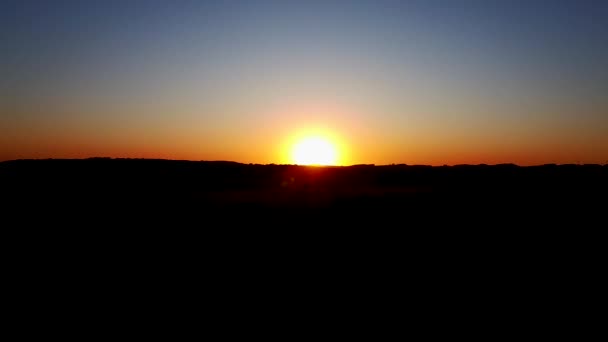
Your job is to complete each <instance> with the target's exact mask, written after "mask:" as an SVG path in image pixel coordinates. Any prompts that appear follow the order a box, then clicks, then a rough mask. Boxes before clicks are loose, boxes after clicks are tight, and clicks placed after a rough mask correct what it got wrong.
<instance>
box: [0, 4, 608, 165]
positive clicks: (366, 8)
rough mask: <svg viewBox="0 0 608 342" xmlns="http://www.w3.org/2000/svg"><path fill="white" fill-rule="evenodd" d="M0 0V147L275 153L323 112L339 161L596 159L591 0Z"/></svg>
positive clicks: (605, 122) (597, 8)
mask: <svg viewBox="0 0 608 342" xmlns="http://www.w3.org/2000/svg"><path fill="white" fill-rule="evenodd" d="M0 6H1V7H0V8H1V11H0V12H1V13H2V14H0V18H1V19H2V21H1V23H0V26H2V31H1V32H2V34H1V36H0V39H1V41H2V46H3V49H2V53H1V55H0V72H1V73H2V74H3V75H4V77H2V80H0V89H2V90H3V91H2V92H3V93H4V96H2V97H0V101H2V102H3V103H4V105H3V106H2V107H3V108H2V107H0V127H2V128H1V129H3V130H6V131H7V133H6V134H4V138H1V139H0V159H13V158H21V157H42V156H49V157H81V156H90V155H96V154H104V153H106V154H111V155H112V156H146V157H151V156H156V155H157V156H158V157H166V158H187V159H231V160H237V161H242V162H275V161H278V162H283V159H282V158H283V157H282V155H281V153H283V152H282V151H281V149H277V148H275V147H274V146H277V145H281V144H282V143H283V142H284V141H285V140H286V139H287V140H288V138H287V137H288V136H289V135H292V134H296V133H297V132H296V131H299V130H308V129H310V130H315V129H322V130H325V131H330V132H333V133H335V135H336V136H339V137H340V139H342V140H343V141H344V144H346V145H348V146H349V147H348V149H349V150H350V152H349V155H350V156H349V161H351V162H352V163H356V162H364V163H391V162H407V163H433V164H437V163H438V164H442V163H444V162H445V163H458V162H468V163H478V162H488V163H494V162H517V163H521V164H530V163H532V164H534V163H544V162H602V163H603V162H605V160H608V138H606V136H608V134H606V132H608V105H607V100H606V99H607V98H608V96H606V95H607V94H608V67H607V65H608V63H607V62H606V61H608V20H606V18H608V2H606V1H465V0H462V1H458V0H452V1H448V0H444V1H432V0H431V1H428V0H427V1H255V0H250V1H152V0H151V1H84V0H82V1H4V2H2V4H1V5H0ZM49 141H53V142H54V143H45V142H49ZM41 145H42V147H40V146H41ZM155 153H156V154H155Z"/></svg>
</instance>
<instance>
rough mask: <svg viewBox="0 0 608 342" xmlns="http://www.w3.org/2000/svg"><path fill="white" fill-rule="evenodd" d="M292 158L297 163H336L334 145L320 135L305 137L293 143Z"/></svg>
mask: <svg viewBox="0 0 608 342" xmlns="http://www.w3.org/2000/svg"><path fill="white" fill-rule="evenodd" d="M292 159H293V162H294V163H295V164H299V165H336V164H337V161H338V154H337V151H336V147H335V146H334V145H333V144H332V143H330V142H329V141H328V140H326V139H324V138H322V137H316V136H315V137H306V138H304V139H302V140H300V141H299V142H297V143H296V144H295V146H294V147H293V151H292Z"/></svg>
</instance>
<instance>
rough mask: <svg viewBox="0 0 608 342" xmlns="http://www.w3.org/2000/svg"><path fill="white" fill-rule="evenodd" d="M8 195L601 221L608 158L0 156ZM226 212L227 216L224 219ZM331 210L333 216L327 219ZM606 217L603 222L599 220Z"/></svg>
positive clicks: (317, 217) (312, 217)
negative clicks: (401, 160)
mask: <svg viewBox="0 0 608 342" xmlns="http://www.w3.org/2000/svg"><path fill="white" fill-rule="evenodd" d="M0 188H1V189H2V200H3V201H4V202H5V203H6V204H5V207H6V205H8V206H9V207H11V208H13V210H16V211H24V212H27V214H24V218H25V219H27V218H28V217H31V218H40V216H41V215H46V217H47V218H48V219H49V220H52V219H61V220H66V221H69V220H71V219H76V218H78V219H83V220H86V221H88V222H91V221H95V220H100V221H103V220H105V219H108V218H112V220H114V219H116V220H121V219H124V220H127V219H137V220H141V221H157V220H174V221H175V222H179V221H180V220H184V221H187V220H193V221H191V222H190V224H193V223H195V222H205V223H206V224H213V225H226V224H230V223H231V222H238V221H247V220H250V221H249V223H250V224H252V225H255V224H261V225H272V224H275V223H281V224H285V225H297V224H299V223H303V222H308V221H314V222H316V223H318V224H323V223H325V222H326V221H323V220H324V219H326V220H332V221H331V223H332V224H334V223H339V222H343V223H348V224H353V223H360V224H372V225H373V224H374V223H379V222H382V223H390V224H391V225H392V226H395V227H398V226H408V225H411V224H412V223H414V222H420V223H424V224H425V225H432V224H433V223H438V224H439V223H441V224H444V223H450V224H454V225H456V224H461V223H464V224H467V225H469V224H486V225H500V224H518V225H524V224H527V223H530V224H544V223H550V222H563V221H564V220H567V221H570V222H579V223H581V222H588V223H591V222H595V220H596V219H599V218H603V217H604V215H605V212H606V204H607V201H606V193H608V191H607V190H608V166H606V165H604V166H601V165H543V166H534V167H518V166H516V165H510V164H505V165H491V166H490V165H460V166H444V167H430V166H420V165H386V166H374V165H355V166H348V167H306V166H294V165H252V164H249V165H247V164H239V163H234V162H204V161H201V162H193V161H171V160H145V159H143V160H142V159H107V158H93V159H86V160H17V161H7V162H2V163H0ZM216 220H217V221H216ZM328 222H329V221H328ZM596 223H599V222H596Z"/></svg>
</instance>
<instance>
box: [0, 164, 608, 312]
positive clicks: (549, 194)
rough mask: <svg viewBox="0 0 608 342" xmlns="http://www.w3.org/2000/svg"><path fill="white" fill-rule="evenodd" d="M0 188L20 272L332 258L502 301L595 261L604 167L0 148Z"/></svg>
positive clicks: (327, 269) (236, 279)
mask: <svg viewBox="0 0 608 342" xmlns="http://www.w3.org/2000/svg"><path fill="white" fill-rule="evenodd" d="M0 189H1V190H2V191H1V192H0V198H1V199H2V205H1V207H2V209H3V210H2V216H3V220H4V222H5V224H4V225H3V226H4V233H5V234H4V237H5V241H6V242H7V245H10V247H11V250H12V252H11V253H10V257H11V259H10V260H11V261H10V262H11V264H12V265H14V267H17V268H19V269H20V270H22V272H23V273H26V276H29V277H31V276H32V275H34V277H35V279H32V280H31V281H29V284H34V285H35V284H38V283H42V284H46V283H44V282H43V281H42V280H38V278H40V279H64V280H68V279H69V280H70V282H73V283H75V284H80V283H82V282H83V280H82V279H89V281H90V282H91V283H95V284H97V283H99V284H102V286H104V285H103V284H105V283H104V282H103V281H104V279H112V281H114V282H115V283H116V284H123V283H125V281H130V280H132V279H134V278H137V277H138V275H139V274H146V275H149V278H146V279H150V280H149V282H150V283H154V284H157V285H158V284H159V283H158V282H159V281H160V284H163V286H165V284H171V283H172V282H174V281H176V279H177V281H178V282H177V283H176V284H179V289H176V290H175V292H176V293H180V292H181V291H182V288H183V286H194V285H188V284H200V283H201V281H202V283H204V284H206V283H207V282H208V281H212V280H214V279H229V281H225V282H220V283H219V284H222V285H221V286H220V287H223V288H229V289H234V291H236V292H238V291H240V290H242V289H243V286H244V288H248V286H249V285H243V286H241V284H245V283H246V281H248V280H249V279H254V280H255V279H258V278H259V277H260V276H261V277H262V278H264V279H276V278H278V279H282V277H284V276H285V274H289V272H292V273H291V274H292V276H293V277H294V278H293V279H296V280H294V281H295V282H300V281H301V279H300V276H299V275H300V274H301V272H305V273H304V274H314V275H315V277H317V278H315V279H322V280H320V281H322V282H324V281H325V279H331V278H334V277H339V276H340V274H342V272H346V273H348V274H351V275H352V277H353V279H355V277H356V278H357V279H359V277H361V276H365V277H367V278H368V279H370V280H367V282H373V281H375V280H376V279H384V280H383V282H382V283H381V284H383V285H382V287H383V288H384V287H385V284H392V283H393V280H390V279H392V278H402V277H404V276H405V280H406V281H405V283H407V284H410V283H414V284H418V285H416V286H417V287H416V289H417V290H415V291H414V292H413V293H414V294H416V293H426V292H427V291H430V292H431V293H433V295H432V296H431V297H434V296H436V293H443V292H444V291H446V290H448V292H447V293H456V292H457V293H471V294H474V295H479V291H487V293H488V295H496V293H494V294H492V291H494V290H493V289H494V287H493V286H494V285H492V284H502V285H501V286H504V287H505V290H504V291H502V290H501V291H500V292H499V294H500V296H499V297H501V298H503V296H505V294H506V295H507V296H506V297H504V300H506V301H510V300H512V299H513V298H514V299H517V298H520V297H519V296H520V294H521V295H530V294H529V292H528V290H527V289H528V286H529V284H532V283H535V282H538V283H539V284H543V285H538V286H539V289H540V288H542V291H541V292H545V291H547V289H551V288H553V286H554V284H555V283H556V282H560V281H562V280H561V279H562V278H563V275H564V274H565V273H564V272H568V274H573V275H575V276H576V278H573V279H582V278H581V277H585V274H593V273H594V272H596V271H597V269H599V268H597V267H598V266H599V265H597V263H598V261H597V260H603V259H602V258H601V257H600V255H601V254H602V252H603V249H604V246H603V245H602V243H603V241H604V239H603V238H601V236H603V234H602V233H603V229H604V226H605V217H606V216H605V213H606V207H607V206H606V204H607V203H606V199H605V198H606V196H605V194H606V193H608V166H606V165H604V166H601V165H542V166H534V167H519V166H516V165H511V164H505V165H493V166H490V165H458V166H444V167H431V166H424V165H386V166H374V165H354V166H348V167H306V166H295V165H251V164H239V163H234V162H225V161H222V162H206V161H204V162H203V161H202V162H194V161H172V160H147V159H146V160H143V159H142V160H140V159H109V158H92V159H85V160H15V161H7V162H2V163H0ZM12 235H15V236H12ZM362 270H363V271H362ZM159 272H160V273H159ZM260 272H261V273H260ZM286 272H287V273H286ZM160 274H162V277H161V276H159V275H160ZM547 275H552V276H551V277H550V278H548V279H556V281H549V282H546V281H544V280H542V279H543V278H544V277H546V276H547ZM205 276H210V277H209V278H205ZM199 277H200V279H199V281H192V279H195V278H199ZM161 278H162V279H161ZM389 278H390V279H389ZM100 281H101V282H100ZM281 281H282V280H280V281H279V282H281ZM353 281H355V282H357V281H359V280H353ZM459 281H464V282H463V283H459ZM367 282H366V284H367ZM59 284H63V283H59ZM394 284H402V282H397V283H394ZM446 284H448V285H446ZM479 284H481V285H479ZM484 284H485V285H484ZM518 284H519V285H518ZM521 284H525V286H523V285H521ZM34 285H32V286H34ZM44 286H52V284H51V285H44ZM147 286H149V285H148V281H146V283H145V284H141V285H140V286H139V287H138V289H139V288H142V289H145V288H147ZM173 286H175V285H173ZM197 286H198V285H197ZM201 286H202V285H201ZM205 286H206V285H205ZM66 288H67V289H70V291H71V290H72V289H73V287H66ZM117 288H118V289H120V287H117ZM484 288H485V290H484ZM513 288H515V289H517V288H519V289H520V290H517V291H515V292H513ZM273 289H274V288H273ZM450 289H451V290H450ZM32 291H33V290H32ZM104 291H105V289H104V290H103V291H100V293H104ZM197 291H198V289H197ZM197 291H191V292H188V293H194V292H197ZM449 291H452V292H449ZM539 291H540V290H539ZM379 292H382V291H379ZM435 292H436V293H435ZM503 292H504V294H503ZM129 293H130V292H129ZM481 293H486V292H481ZM533 293H536V292H533ZM560 293H561V292H560ZM509 294H510V295H509ZM556 295H557V294H556ZM454 296H456V295H455V294H454ZM458 296H460V294H459V295H458ZM482 297H483V298H484V300H485V298H486V297H484V295H482ZM147 298H148V297H147ZM150 298H152V297H150ZM424 298H426V297H424ZM462 298H469V297H466V296H465V297H462ZM547 298H548V299H547V303H550V302H552V301H554V298H556V297H555V296H548V297H547ZM425 300H426V299H425ZM467 300H468V299H467ZM537 300H538V298H536V297H535V301H537ZM552 305H553V304H552Z"/></svg>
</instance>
